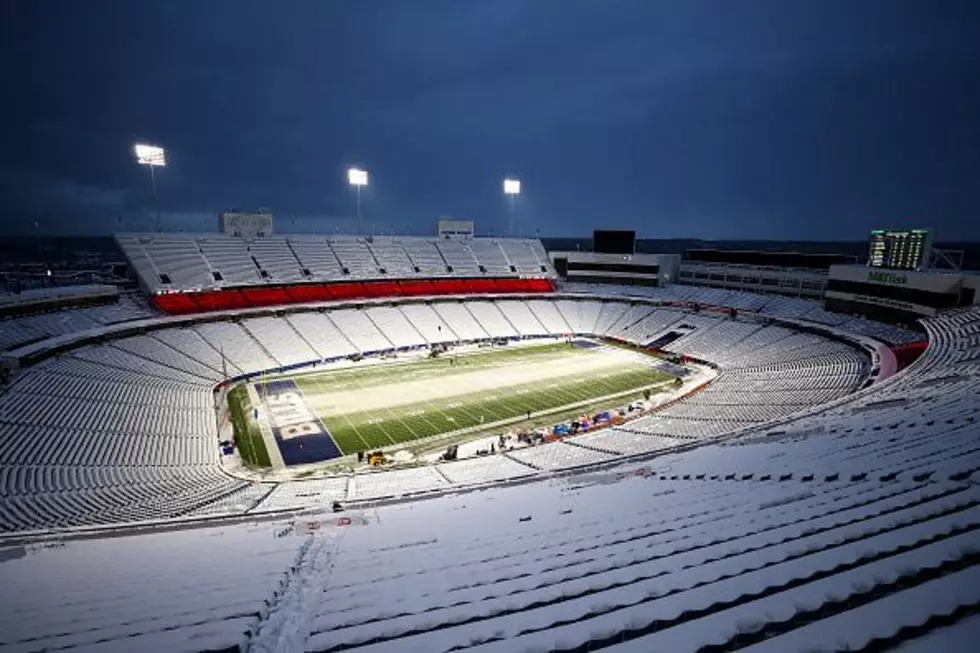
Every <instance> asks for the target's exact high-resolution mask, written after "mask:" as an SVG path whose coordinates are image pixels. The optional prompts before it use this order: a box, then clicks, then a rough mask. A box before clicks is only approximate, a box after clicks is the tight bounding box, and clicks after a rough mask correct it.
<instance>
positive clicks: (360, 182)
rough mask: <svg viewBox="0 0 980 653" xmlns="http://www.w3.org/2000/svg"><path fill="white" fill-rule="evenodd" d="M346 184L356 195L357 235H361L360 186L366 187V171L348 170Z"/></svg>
mask: <svg viewBox="0 0 980 653" xmlns="http://www.w3.org/2000/svg"><path fill="white" fill-rule="evenodd" d="M347 183H349V184H350V185H351V186H353V187H354V189H355V192H356V193H357V200H356V201H357V235H358V236H360V235H361V186H367V185H368V173H367V170H361V169H360V168H348V170H347Z"/></svg>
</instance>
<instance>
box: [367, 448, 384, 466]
mask: <svg viewBox="0 0 980 653" xmlns="http://www.w3.org/2000/svg"><path fill="white" fill-rule="evenodd" d="M367 461H368V465H371V466H372V467H381V466H382V465H384V464H386V463H387V462H388V459H387V458H385V454H384V452H383V451H372V452H370V453H369V454H368V455H367Z"/></svg>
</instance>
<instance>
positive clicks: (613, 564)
mask: <svg viewBox="0 0 980 653" xmlns="http://www.w3.org/2000/svg"><path fill="white" fill-rule="evenodd" d="M637 471H639V470H637ZM671 471H672V470H671ZM675 476H676V475H675ZM314 483H315V482H314ZM978 501H980V491H978V489H977V487H976V486H975V485H970V484H967V483H957V482H949V481H945V482H942V483H921V482H916V481H913V480H908V481H903V480H896V481H892V482H889V483H885V484H872V483H868V482H846V481H845V482H839V483H819V484H818V483H811V484H810V485H808V486H801V485H800V484H798V483H796V484H793V483H785V482H783V483H780V482H778V481H775V480H773V481H769V482H757V481H742V480H741V479H739V480H737V481H736V480H732V481H725V480H723V479H717V480H709V479H707V478H704V479H702V480H694V479H693V478H692V479H689V480H684V479H682V478H680V477H678V478H676V479H674V480H671V478H667V479H664V478H663V476H662V475H661V474H658V473H656V470H654V472H653V473H644V474H640V475H633V474H630V475H627V476H625V477H622V478H619V479H618V480H617V479H615V478H613V477H611V476H609V477H600V476H586V477H584V478H583V479H582V481H580V482H579V483H578V484H577V485H576V486H574V487H572V486H571V484H570V483H568V482H541V483H536V484H532V485H521V486H516V487H511V488H499V489H496V490H495V491H493V492H481V493H476V494H464V495H457V496H446V497H443V498H438V499H432V500H427V501H421V502H413V503H401V504H394V505H388V506H379V507H375V508H372V509H370V510H365V511H360V510H357V511H353V512H352V513H348V514H347V515H341V517H345V518H347V520H348V525H346V526H342V527H338V526H336V525H335V524H336V521H335V519H334V518H333V517H332V516H330V515H325V516H320V515H317V516H309V517H305V518H299V519H293V520H290V521H278V522H276V521H272V522H260V523H250V524H238V525H225V526H221V527H212V528H205V529H192V530H186V531H175V532H164V533H155V534H147V535H133V536H128V537H115V538H111V539H96V540H88V541H86V540H80V541H66V542H56V543H52V544H48V545H46V546H45V545H39V546H37V547H36V548H34V549H32V550H31V551H29V552H28V553H27V554H26V555H21V556H19V557H13V558H7V559H6V560H5V561H4V563H3V565H0V581H2V583H3V586H4V588H5V590H6V591H7V595H6V602H5V607H6V610H4V611H3V613H2V614H0V625H2V631H3V632H4V634H5V639H4V643H5V644H9V645H13V646H16V647H17V648H18V650H21V649H22V650H50V649H56V648H63V647H66V646H72V645H73V646H77V647H82V646H89V647H93V646H98V647H99V650H105V651H130V650H167V651H174V652H175V653H184V652H190V651H201V650H235V649H236V648H237V647H240V646H241V647H244V648H245V649H246V650H261V651H272V650H285V647H286V646H287V645H288V646H289V648H290V650H307V651H332V650H351V651H365V652H367V651H396V650H397V651H411V652H415V651H418V652H425V653H446V652H448V651H455V650H465V649H467V648H473V649H474V650H479V651H487V652H490V653H496V652H498V651H499V652H501V653H529V652H530V651H549V650H581V651H588V650H610V651H658V650H669V651H676V652H678V653H688V652H690V653H693V652H694V651H701V650H712V649H714V648H717V649H719V650H725V649H727V650H734V649H735V648H740V649H744V650H752V651H754V650H759V651H775V652H778V653H790V652H797V651H803V650H816V647H817V646H820V647H821V650H823V649H826V650H848V649H850V650H869V649H867V646H868V645H869V644H871V643H873V642H878V643H879V644H876V645H880V643H881V642H889V643H890V644H892V645H899V644H902V645H903V647H902V649H901V650H922V649H921V648H920V649H916V648H915V646H916V645H917V643H918V642H919V641H920V638H922V639H925V637H931V638H933V639H931V640H930V641H935V640H934V637H935V636H936V635H938V634H941V633H943V632H945V631H946V630H947V629H948V628H949V627H959V624H969V623H971V622H970V621H969V620H970V615H972V614H974V613H975V608H976V606H977V605H978V604H980V574H978V573H977V570H978V569H980V566H978V565H977V548H976V540H975V535H976V530H977V528H978V524H980V509H978V508H977V503H978ZM216 552H219V553H220V563H221V564H215V555H216ZM243 569H247V570H248V573H247V574H246V573H243V572H242V570H243ZM314 597H315V600H314ZM951 624H953V625H952V626H951ZM942 627H946V628H942ZM945 641H946V642H947V643H948V642H950V641H952V640H950V639H949V638H947V639H946V640H945ZM958 641H960V642H961V643H962V642H963V641H966V642H967V644H968V645H972V639H971V638H969V637H966V638H962V637H961V638H960V639H959V640H958ZM910 646H911V647H912V648H911V649H910V648H909V647H910ZM936 650H939V649H936ZM942 650H948V651H950V652H951V653H966V651H968V650H970V649H969V648H962V647H958V648H943V649H942Z"/></svg>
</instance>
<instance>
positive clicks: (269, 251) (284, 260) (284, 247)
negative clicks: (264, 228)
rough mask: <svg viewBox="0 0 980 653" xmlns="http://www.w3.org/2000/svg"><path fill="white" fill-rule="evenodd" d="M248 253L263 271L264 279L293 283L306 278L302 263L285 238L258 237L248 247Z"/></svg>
mask: <svg viewBox="0 0 980 653" xmlns="http://www.w3.org/2000/svg"><path fill="white" fill-rule="evenodd" d="M248 250H249V253H250V254H251V256H252V258H253V259H255V263H256V265H258V266H259V268H260V274H261V273H262V272H264V273H265V275H266V276H265V277H264V278H266V279H270V280H272V281H277V282H280V283H294V282H297V281H302V280H304V279H305V278H306V276H305V275H304V274H303V264H302V263H301V262H300V261H299V259H297V258H296V254H294V253H293V250H292V249H290V247H289V243H287V242H286V239H285V238H258V239H256V240H255V241H254V242H252V243H251V244H250V245H249V247H248Z"/></svg>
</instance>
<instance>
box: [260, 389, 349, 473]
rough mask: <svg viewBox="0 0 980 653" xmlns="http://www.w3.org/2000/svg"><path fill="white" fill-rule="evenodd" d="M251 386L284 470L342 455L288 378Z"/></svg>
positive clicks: (299, 391) (324, 427) (298, 390)
mask: <svg viewBox="0 0 980 653" xmlns="http://www.w3.org/2000/svg"><path fill="white" fill-rule="evenodd" d="M253 387H254V388H255V391H256V393H257V394H258V396H259V398H260V400H261V405H262V410H264V411H265V414H266V415H267V417H268V421H269V427H270V428H271V429H272V435H273V437H274V438H275V440H276V445H277V446H278V447H279V451H280V453H281V454H282V460H283V463H285V465H286V466H287V467H288V466H290V465H303V464H308V463H318V462H322V461H324V460H331V459H333V458H340V457H341V456H343V455H344V454H343V452H342V451H341V450H340V447H338V446H337V443H336V442H335V441H334V439H333V436H331V435H330V431H329V430H327V427H326V426H325V425H324V424H323V422H321V421H320V418H319V417H317V415H316V413H315V412H314V411H313V409H312V408H310V405H309V404H308V403H307V401H306V397H304V396H303V391H302V390H300V388H299V386H298V385H296V383H295V382H294V381H293V380H292V379H276V380H274V381H262V382H259V383H254V384H253Z"/></svg>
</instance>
